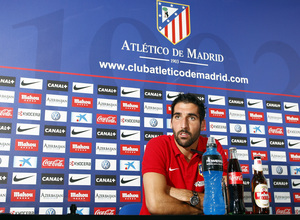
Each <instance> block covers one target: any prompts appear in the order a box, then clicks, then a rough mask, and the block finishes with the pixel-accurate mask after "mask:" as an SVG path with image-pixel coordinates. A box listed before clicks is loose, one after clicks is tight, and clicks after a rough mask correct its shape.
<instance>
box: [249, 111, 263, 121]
mask: <svg viewBox="0 0 300 220" xmlns="http://www.w3.org/2000/svg"><path fill="white" fill-rule="evenodd" d="M248 116H249V120H252V121H264V120H265V117H264V113H263V112H248Z"/></svg>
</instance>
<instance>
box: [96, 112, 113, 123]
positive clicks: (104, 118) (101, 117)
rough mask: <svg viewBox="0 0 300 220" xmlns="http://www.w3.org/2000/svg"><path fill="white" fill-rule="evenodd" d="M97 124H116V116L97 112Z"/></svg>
mask: <svg viewBox="0 0 300 220" xmlns="http://www.w3.org/2000/svg"><path fill="white" fill-rule="evenodd" d="M97 124H105V125H117V116H116V115H106V114H97Z"/></svg>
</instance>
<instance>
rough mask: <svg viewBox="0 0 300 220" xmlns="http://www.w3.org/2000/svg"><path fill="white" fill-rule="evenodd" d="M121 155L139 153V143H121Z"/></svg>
mask: <svg viewBox="0 0 300 220" xmlns="http://www.w3.org/2000/svg"><path fill="white" fill-rule="evenodd" d="M120 147H121V150H120V154H121V155H140V145H128V144H121V146H120Z"/></svg>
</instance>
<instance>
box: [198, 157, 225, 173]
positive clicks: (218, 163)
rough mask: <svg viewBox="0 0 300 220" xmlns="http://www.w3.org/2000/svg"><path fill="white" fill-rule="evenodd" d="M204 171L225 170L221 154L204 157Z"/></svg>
mask: <svg viewBox="0 0 300 220" xmlns="http://www.w3.org/2000/svg"><path fill="white" fill-rule="evenodd" d="M202 166H203V171H209V170H214V171H223V160H222V157H221V156H220V155H206V156H203V157H202Z"/></svg>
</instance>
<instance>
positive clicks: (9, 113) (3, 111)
mask: <svg viewBox="0 0 300 220" xmlns="http://www.w3.org/2000/svg"><path fill="white" fill-rule="evenodd" d="M12 117H13V108H7V107H0V118H12Z"/></svg>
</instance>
